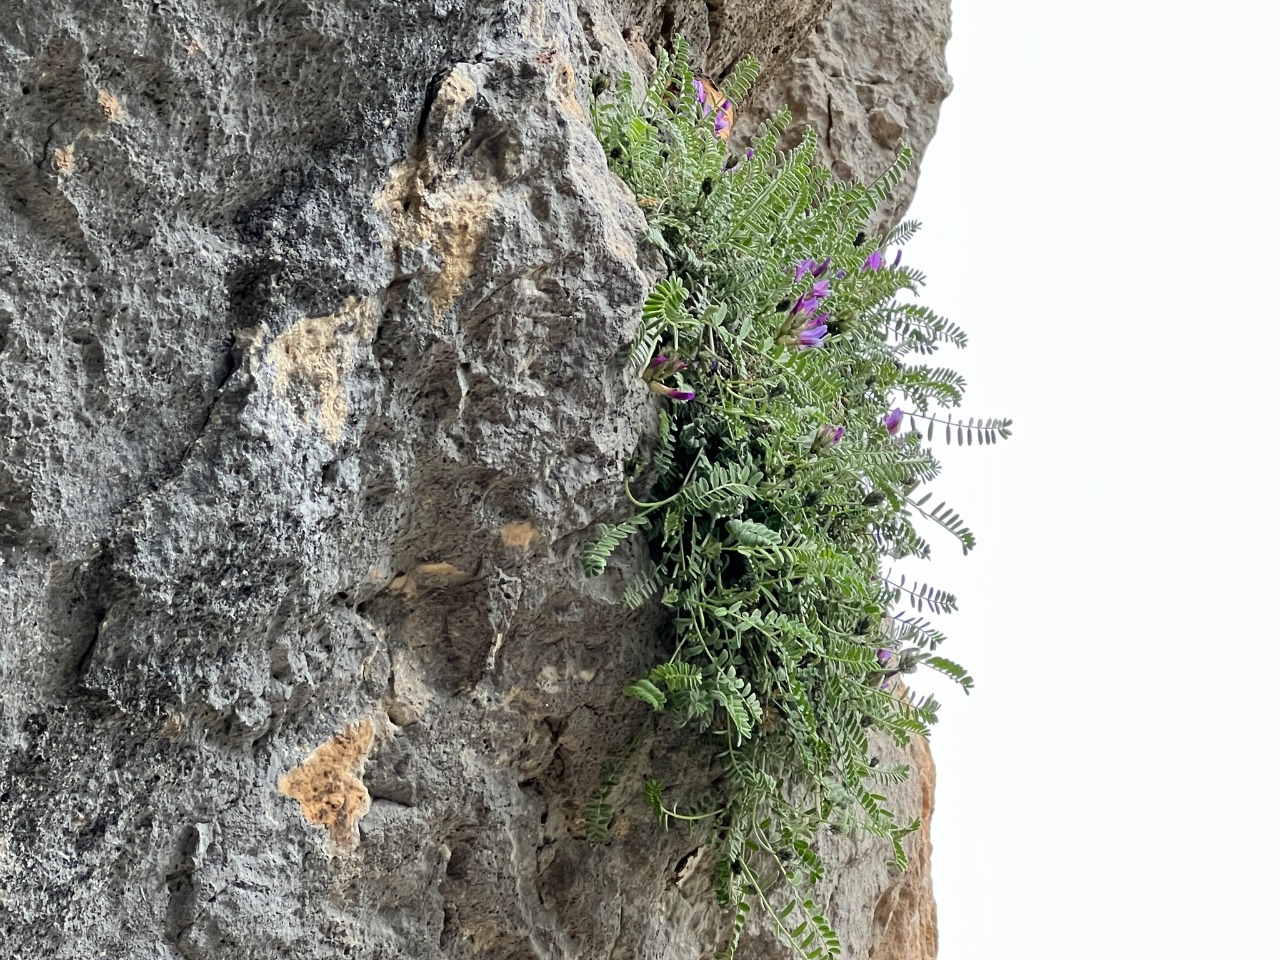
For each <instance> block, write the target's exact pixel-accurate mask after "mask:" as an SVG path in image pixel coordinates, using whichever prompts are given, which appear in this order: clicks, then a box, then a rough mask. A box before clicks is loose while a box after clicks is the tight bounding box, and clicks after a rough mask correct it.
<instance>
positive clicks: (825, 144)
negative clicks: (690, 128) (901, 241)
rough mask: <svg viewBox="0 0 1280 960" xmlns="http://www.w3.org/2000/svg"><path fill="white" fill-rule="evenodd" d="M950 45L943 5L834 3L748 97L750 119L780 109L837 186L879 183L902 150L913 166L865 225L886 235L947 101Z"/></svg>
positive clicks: (879, 0) (942, 0) (947, 10)
mask: <svg viewBox="0 0 1280 960" xmlns="http://www.w3.org/2000/svg"><path fill="white" fill-rule="evenodd" d="M950 36H951V3H950V0H834V3H833V4H832V6H831V10H830V13H829V14H828V15H827V16H825V17H824V18H823V19H822V20H821V21H820V22H819V23H818V26H817V28H816V29H815V30H814V31H813V32H812V33H811V34H810V35H809V36H808V38H807V39H806V40H805V41H804V42H803V43H801V44H800V45H799V46H798V47H797V48H796V53H795V58H794V60H792V62H791V63H789V64H788V65H787V67H786V69H785V70H776V71H773V72H771V74H770V75H769V77H767V78H766V80H765V82H764V83H763V84H762V85H761V87H760V88H759V89H758V91H757V92H756V94H755V95H754V96H753V97H752V101H751V104H750V108H751V109H750V118H754V119H755V120H757V121H758V120H759V119H761V118H763V117H765V116H768V115H769V114H771V113H773V112H774V111H776V110H778V109H780V108H782V107H783V106H789V107H790V108H791V113H792V116H793V117H794V118H795V122H796V125H797V126H796V131H797V133H796V136H795V137H794V138H793V141H792V142H795V140H797V139H798V131H799V130H800V129H801V128H802V127H803V126H810V127H812V128H813V129H814V132H815V133H817V135H818V145H819V148H820V151H821V154H822V156H823V157H824V158H825V159H826V161H827V163H828V164H829V165H830V167H831V169H832V170H833V171H835V174H836V175H837V176H838V177H841V178H843V179H859V180H866V179H870V178H874V177H876V176H879V174H880V173H881V172H882V171H884V170H885V169H886V168H887V167H888V166H889V165H890V164H891V163H892V162H893V159H894V157H895V156H896V154H897V152H898V149H899V145H900V144H901V143H902V142H903V141H905V142H906V143H907V144H909V145H910V147H911V149H912V150H913V151H914V152H915V155H916V163H915V164H913V166H912V167H911V169H910V170H909V171H908V173H907V176H906V177H905V178H904V179H903V181H902V183H901V184H900V185H899V186H898V188H897V190H896V191H895V193H894V195H893V200H892V202H891V203H888V204H886V205H885V206H884V207H882V208H881V209H880V210H879V211H878V216H877V219H876V220H875V222H874V223H873V227H874V228H875V229H877V230H879V231H883V230H886V229H888V227H890V226H891V225H892V224H894V223H896V222H897V221H898V220H900V219H901V218H902V215H903V213H905V212H906V209H907V204H908V203H909V202H910V200H911V194H912V193H913V192H914V191H915V185H916V179H917V177H918V176H919V171H920V163H919V160H920V157H921V156H922V155H923V153H924V148H925V147H926V146H927V145H928V143H929V141H930V140H932V139H933V134H934V131H935V130H937V126H938V107H939V105H940V104H941V103H942V101H943V99H944V98H945V97H946V96H947V94H949V93H950V92H951V76H950V74H948V73H947V63H946V44H947V40H948V39H949V38H950ZM750 118H749V121H748V123H746V124H744V125H743V130H744V131H745V130H749V129H750V126H751V124H750Z"/></svg>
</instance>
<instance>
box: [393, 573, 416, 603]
mask: <svg viewBox="0 0 1280 960" xmlns="http://www.w3.org/2000/svg"><path fill="white" fill-rule="evenodd" d="M387 588H388V589H389V590H391V592H392V593H399V594H401V595H403V596H404V598H405V599H406V600H410V599H412V598H413V597H416V596H417V595H418V583H417V581H416V580H414V579H413V577H411V576H409V575H408V574H407V573H402V574H400V575H399V576H398V577H396V578H395V579H394V580H392V581H391V583H389V584H388V585H387Z"/></svg>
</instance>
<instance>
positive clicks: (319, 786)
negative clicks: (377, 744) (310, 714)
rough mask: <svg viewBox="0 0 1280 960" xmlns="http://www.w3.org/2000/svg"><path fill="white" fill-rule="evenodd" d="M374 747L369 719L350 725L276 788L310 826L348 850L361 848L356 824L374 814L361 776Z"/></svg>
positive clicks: (295, 768)
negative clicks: (320, 828) (357, 844)
mask: <svg viewBox="0 0 1280 960" xmlns="http://www.w3.org/2000/svg"><path fill="white" fill-rule="evenodd" d="M372 745H373V723H372V722H370V720H369V718H368V717H366V718H365V719H363V720H361V721H360V723H358V724H349V725H348V726H346V727H345V728H343V729H342V730H340V731H339V732H338V733H336V734H334V735H333V737H332V739H330V740H328V741H327V742H325V743H322V744H321V745H320V746H318V747H316V749H315V750H314V751H313V752H312V754H311V756H309V757H307V759H305V760H303V761H302V763H300V764H298V765H297V766H296V767H294V768H293V769H292V770H290V771H288V772H287V773H285V774H282V775H281V777H280V780H279V782H278V783H277V788H278V789H279V791H280V792H281V793H282V794H284V795H285V796H286V797H289V798H291V799H293V800H297V801H298V805H299V806H300V807H301V808H302V815H303V817H305V818H306V820H307V822H308V823H314V824H316V825H317V826H321V827H324V828H325V829H326V830H327V831H328V832H329V837H330V839H332V840H333V842H334V843H336V844H337V845H338V846H339V847H341V848H342V849H344V850H352V849H354V848H355V845H356V824H358V823H359V821H360V818H361V817H363V816H364V815H365V814H366V813H368V812H369V802H370V801H369V791H368V790H366V789H365V786H364V783H363V782H362V781H361V779H360V777H361V775H362V774H363V772H364V763H365V760H366V759H368V756H369V749H370V747H372Z"/></svg>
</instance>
